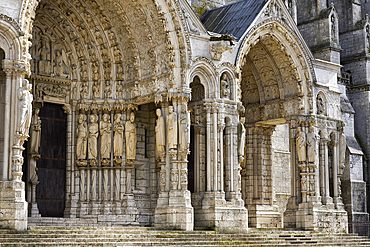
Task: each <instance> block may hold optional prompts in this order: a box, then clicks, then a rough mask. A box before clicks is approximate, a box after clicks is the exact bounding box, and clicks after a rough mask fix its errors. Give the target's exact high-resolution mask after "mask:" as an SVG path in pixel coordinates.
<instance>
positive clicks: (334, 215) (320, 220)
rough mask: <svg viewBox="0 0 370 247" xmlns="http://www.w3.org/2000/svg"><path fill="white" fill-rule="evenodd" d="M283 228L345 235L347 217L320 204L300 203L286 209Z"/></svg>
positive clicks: (345, 214)
mask: <svg viewBox="0 0 370 247" xmlns="http://www.w3.org/2000/svg"><path fill="white" fill-rule="evenodd" d="M284 227H287V228H298V229H304V230H312V231H320V232H328V233H347V232H348V215H347V212H346V211H344V210H338V209H333V208H332V207H331V205H330V206H329V207H327V206H326V205H321V203H301V204H299V205H298V206H296V207H295V209H294V207H291V208H287V211H286V212H285V213H284Z"/></svg>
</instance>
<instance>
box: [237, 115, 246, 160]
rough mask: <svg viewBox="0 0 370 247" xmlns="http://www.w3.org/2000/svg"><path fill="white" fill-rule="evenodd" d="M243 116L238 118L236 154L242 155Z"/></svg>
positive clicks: (243, 151)
mask: <svg viewBox="0 0 370 247" xmlns="http://www.w3.org/2000/svg"><path fill="white" fill-rule="evenodd" d="M244 123H245V117H242V118H240V122H239V125H238V155H239V157H244V155H245V127H244Z"/></svg>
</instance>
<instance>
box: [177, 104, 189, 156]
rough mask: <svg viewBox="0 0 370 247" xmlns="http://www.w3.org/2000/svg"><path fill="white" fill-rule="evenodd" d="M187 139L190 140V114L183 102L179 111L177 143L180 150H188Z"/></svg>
mask: <svg viewBox="0 0 370 247" xmlns="http://www.w3.org/2000/svg"><path fill="white" fill-rule="evenodd" d="M189 141H190V116H189V112H188V111H187V107H186V104H184V105H183V106H182V108H181V113H180V131H179V144H180V150H181V151H185V150H189Z"/></svg>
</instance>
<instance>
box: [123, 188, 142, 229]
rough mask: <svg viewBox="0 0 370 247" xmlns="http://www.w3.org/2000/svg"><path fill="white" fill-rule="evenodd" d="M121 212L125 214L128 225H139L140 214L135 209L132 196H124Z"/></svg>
mask: <svg viewBox="0 0 370 247" xmlns="http://www.w3.org/2000/svg"><path fill="white" fill-rule="evenodd" d="M122 212H124V213H125V215H126V218H127V222H128V224H129V225H131V226H138V225H140V222H139V218H140V212H139V210H138V209H137V206H136V202H135V197H134V195H133V194H125V195H124V196H123V203H122Z"/></svg>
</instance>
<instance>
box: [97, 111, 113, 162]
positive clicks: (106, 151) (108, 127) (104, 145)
mask: <svg viewBox="0 0 370 247" xmlns="http://www.w3.org/2000/svg"><path fill="white" fill-rule="evenodd" d="M99 128H100V136H101V142H100V157H101V158H102V159H109V158H110V153H111V142H112V138H111V132H112V124H111V122H110V116H109V115H108V114H104V115H103V120H102V121H100V126H99Z"/></svg>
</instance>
